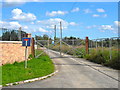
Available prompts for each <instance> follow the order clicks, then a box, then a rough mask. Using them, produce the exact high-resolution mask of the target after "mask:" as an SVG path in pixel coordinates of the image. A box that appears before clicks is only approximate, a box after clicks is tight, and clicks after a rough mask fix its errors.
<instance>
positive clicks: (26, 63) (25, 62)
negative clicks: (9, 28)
mask: <svg viewBox="0 0 120 90" xmlns="http://www.w3.org/2000/svg"><path fill="white" fill-rule="evenodd" d="M25 68H27V46H26V48H25Z"/></svg>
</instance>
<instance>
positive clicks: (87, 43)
mask: <svg viewBox="0 0 120 90" xmlns="http://www.w3.org/2000/svg"><path fill="white" fill-rule="evenodd" d="M85 44H86V45H85V46H86V54H89V39H88V37H86V43H85Z"/></svg>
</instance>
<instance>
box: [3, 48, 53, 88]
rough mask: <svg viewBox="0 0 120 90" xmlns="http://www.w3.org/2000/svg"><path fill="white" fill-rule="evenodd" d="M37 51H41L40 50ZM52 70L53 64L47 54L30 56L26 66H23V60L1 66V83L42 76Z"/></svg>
mask: <svg viewBox="0 0 120 90" xmlns="http://www.w3.org/2000/svg"><path fill="white" fill-rule="evenodd" d="M37 52H41V51H40V50H39V51H37ZM52 72H54V64H53V62H52V61H51V59H50V58H49V56H48V55H46V54H42V55H41V56H40V57H38V58H37V59H36V58H32V59H31V60H29V61H28V67H27V68H26V69H25V68H24V62H20V63H17V62H15V63H14V64H6V65H3V66H2V85H3V86H5V84H7V83H13V82H17V81H23V80H28V79H32V78H37V77H42V76H45V75H48V74H50V73H52Z"/></svg>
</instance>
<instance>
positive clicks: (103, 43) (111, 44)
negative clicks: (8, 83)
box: [89, 37, 120, 60]
mask: <svg viewBox="0 0 120 90" xmlns="http://www.w3.org/2000/svg"><path fill="white" fill-rule="evenodd" d="M119 44H120V37H112V38H99V39H93V40H89V49H95V50H96V52H98V50H99V49H101V50H102V53H103V52H104V51H105V49H108V50H109V59H110V60H111V59H112V57H113V55H112V54H113V51H118V50H119V47H118V45H119ZM89 53H91V50H90V52H89Z"/></svg>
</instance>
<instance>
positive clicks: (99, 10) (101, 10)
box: [96, 8, 105, 13]
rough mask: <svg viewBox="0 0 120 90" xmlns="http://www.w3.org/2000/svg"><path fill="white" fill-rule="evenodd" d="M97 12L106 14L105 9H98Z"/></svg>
mask: <svg viewBox="0 0 120 90" xmlns="http://www.w3.org/2000/svg"><path fill="white" fill-rule="evenodd" d="M96 10H97V12H101V13H102V12H105V10H104V9H103V8H98V9H96Z"/></svg>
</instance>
